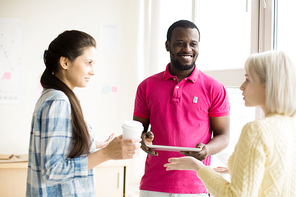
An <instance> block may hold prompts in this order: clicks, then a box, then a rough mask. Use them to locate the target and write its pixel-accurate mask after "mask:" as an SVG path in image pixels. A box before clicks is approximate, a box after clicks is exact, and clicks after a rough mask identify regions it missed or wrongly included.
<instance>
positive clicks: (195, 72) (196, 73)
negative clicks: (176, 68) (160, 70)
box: [163, 63, 199, 83]
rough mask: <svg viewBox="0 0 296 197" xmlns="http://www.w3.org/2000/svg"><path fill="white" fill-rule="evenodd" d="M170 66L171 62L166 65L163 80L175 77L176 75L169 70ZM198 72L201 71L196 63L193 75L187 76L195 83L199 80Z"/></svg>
mask: <svg viewBox="0 0 296 197" xmlns="http://www.w3.org/2000/svg"><path fill="white" fill-rule="evenodd" d="M170 66H171V63H168V64H167V66H166V69H165V71H164V74H163V80H164V81H166V80H168V79H170V78H174V76H173V75H171V73H170V71H169V67H170ZM198 73H199V70H198V68H196V64H195V66H194V69H193V71H192V73H191V75H190V76H189V77H187V79H188V80H190V81H192V82H193V83H195V82H196V81H197V77H198Z"/></svg>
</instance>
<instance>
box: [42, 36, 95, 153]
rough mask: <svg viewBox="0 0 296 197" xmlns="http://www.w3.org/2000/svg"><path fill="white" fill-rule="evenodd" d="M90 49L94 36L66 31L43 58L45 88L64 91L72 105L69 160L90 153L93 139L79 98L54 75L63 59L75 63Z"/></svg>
mask: <svg viewBox="0 0 296 197" xmlns="http://www.w3.org/2000/svg"><path fill="white" fill-rule="evenodd" d="M88 47H96V41H95V39H94V38H93V37H92V36H90V35H88V34H87V33H84V32H81V31H77V30H71V31H65V32H63V33H61V34H60V35H59V36H58V37H57V38H56V39H54V40H53V41H52V42H51V43H50V45H49V47H48V50H45V52H44V57H43V60H44V63H45V66H46V69H45V71H44V72H43V74H42V76H41V80H40V82H41V84H42V86H43V88H46V89H56V90H60V91H63V92H64V93H65V94H66V95H67V97H68V98H69V101H70V104H71V118H72V119H71V120H72V127H73V142H74V143H73V144H72V149H71V152H70V154H69V156H68V157H69V158H74V157H76V156H79V155H82V154H87V153H89V150H90V146H91V139H90V136H89V132H88V129H87V125H86V123H85V120H84V117H83V113H82V109H81V105H80V103H79V101H78V99H77V97H76V96H75V94H74V92H73V91H72V90H71V89H70V88H69V87H68V86H67V85H66V84H64V83H63V82H62V81H61V80H59V79H58V78H57V77H56V76H55V75H54V73H55V72H57V70H58V67H59V66H60V63H59V62H60V58H61V57H66V58H68V59H69V60H70V61H72V62H73V61H74V60H75V59H76V58H77V57H78V56H80V55H82V54H83V51H84V49H86V48H88Z"/></svg>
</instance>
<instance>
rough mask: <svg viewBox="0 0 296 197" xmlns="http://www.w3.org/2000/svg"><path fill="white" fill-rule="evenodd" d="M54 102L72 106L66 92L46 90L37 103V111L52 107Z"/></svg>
mask: <svg viewBox="0 0 296 197" xmlns="http://www.w3.org/2000/svg"><path fill="white" fill-rule="evenodd" d="M54 102H62V103H65V104H66V105H70V101H69V99H68V97H67V95H66V94H65V93H64V92H62V91H60V90H55V89H44V90H43V92H42V94H41V96H40V97H39V99H38V101H37V103H36V106H35V109H40V108H43V107H45V106H51V105H52V104H53V103H54Z"/></svg>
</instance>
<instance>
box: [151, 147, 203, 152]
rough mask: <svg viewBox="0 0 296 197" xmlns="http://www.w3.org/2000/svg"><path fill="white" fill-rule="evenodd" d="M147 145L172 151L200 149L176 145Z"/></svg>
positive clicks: (199, 149)
mask: <svg viewBox="0 0 296 197" xmlns="http://www.w3.org/2000/svg"><path fill="white" fill-rule="evenodd" d="M148 147H149V148H151V149H153V150H162V151H174V152H180V151H193V152H198V151H201V148H190V147H178V146H163V145H148Z"/></svg>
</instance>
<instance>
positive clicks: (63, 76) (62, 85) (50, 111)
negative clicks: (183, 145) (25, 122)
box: [26, 30, 141, 197]
mask: <svg viewBox="0 0 296 197" xmlns="http://www.w3.org/2000/svg"><path fill="white" fill-rule="evenodd" d="M95 48H96V41H95V39H94V38H93V37H92V36H90V35H88V34H86V33H84V32H81V31H77V30H71V31H65V32H63V33H61V34H60V35H59V36H58V37H57V38H56V39H54V40H53V41H52V42H51V43H50V45H49V47H48V49H47V50H46V51H45V52H44V63H45V66H46V69H45V71H44V72H43V75H42V77H41V84H42V86H43V88H44V90H43V92H42V95H41V96H40V98H39V100H38V101H37V103H36V106H35V110H34V114H33V118H32V126H31V134H30V135H31V138H30V146H29V161H28V177H27V192H26V196H34V197H37V196H55V197H57V196H83V197H88V196H95V186H94V170H93V168H94V167H95V166H97V165H99V164H101V163H102V162H105V161H107V160H110V159H115V160H116V159H129V158H132V157H133V155H134V154H135V152H136V150H137V149H138V148H139V147H140V143H139V142H140V140H141V139H131V140H123V139H122V136H118V137H115V138H114V137H113V134H112V135H110V137H109V138H108V139H107V140H106V141H104V142H101V143H98V142H95V140H94V136H93V132H92V129H91V127H90V126H89V125H88V124H87V123H86V122H85V120H84V117H83V113H82V109H81V106H80V103H79V100H78V99H77V97H76V95H75V93H74V92H73V89H74V88H75V87H86V86H87V84H88V82H89V80H90V78H91V76H93V75H94V71H93V66H94V63H95V56H96V49H95ZM96 149H98V150H96Z"/></svg>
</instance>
